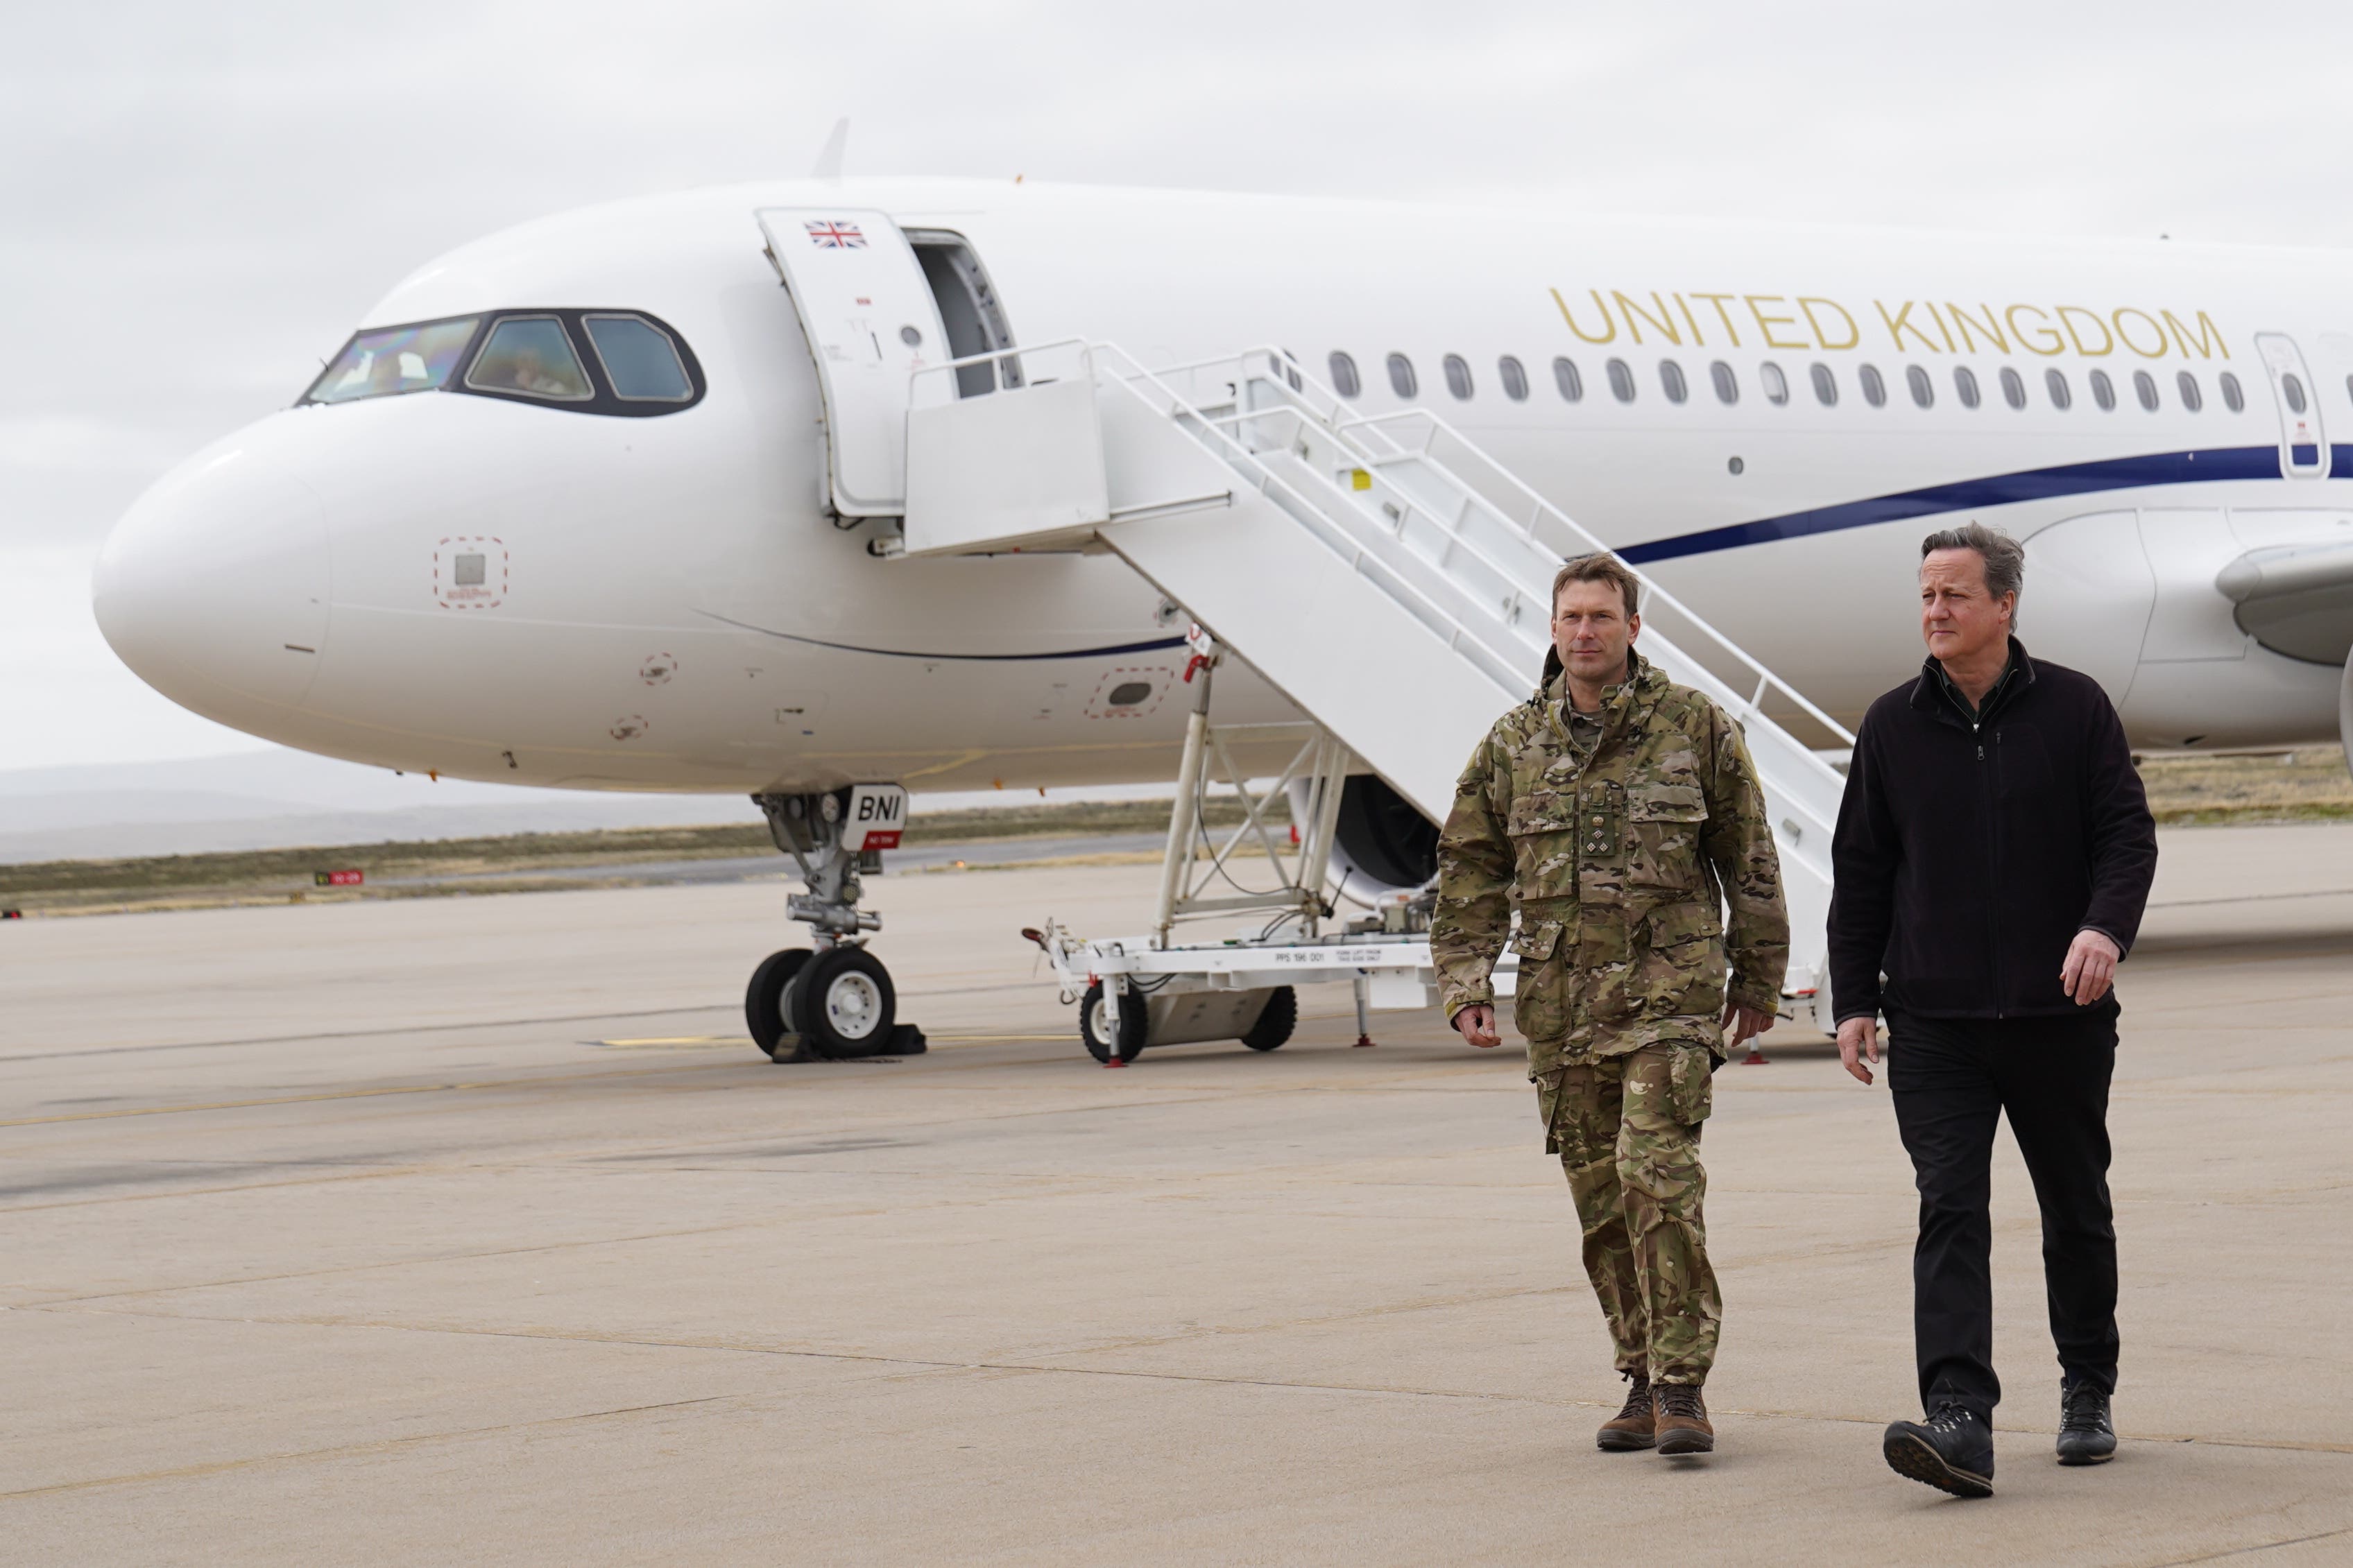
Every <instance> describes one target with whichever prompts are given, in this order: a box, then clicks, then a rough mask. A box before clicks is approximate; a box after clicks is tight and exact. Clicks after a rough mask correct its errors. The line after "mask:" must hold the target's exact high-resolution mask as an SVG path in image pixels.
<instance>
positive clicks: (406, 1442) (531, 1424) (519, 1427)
mask: <svg viewBox="0 0 2353 1568" xmlns="http://www.w3.org/2000/svg"><path fill="white" fill-rule="evenodd" d="M739 1397H741V1396H740V1395H737V1394H704V1395H703V1396H702V1398H700V1399H672V1400H670V1401H667V1402H666V1403H663V1404H660V1405H623V1406H621V1407H620V1408H618V1409H616V1410H584V1411H582V1412H580V1413H579V1414H578V1415H549V1416H543V1417H542V1418H541V1419H539V1420H537V1421H510V1422H507V1423H505V1424H503V1425H501V1426H462V1427H459V1428H458V1429H457V1430H456V1431H453V1432H419V1433H417V1434H416V1435H415V1436H408V1437H383V1438H378V1439H377V1440H376V1441H375V1442H372V1443H339V1444H337V1445H335V1446H334V1447H328V1448H297V1449H291V1450H288V1451H285V1452H280V1453H276V1454H255V1455H251V1456H249V1457H248V1458H242V1459H217V1460H215V1461H214V1462H213V1463H211V1464H208V1465H181V1466H178V1467H176V1468H172V1469H168V1470H142V1471H137V1472H135V1473H133V1474H131V1475H123V1476H93V1477H91V1478H90V1479H88V1480H81V1481H58V1482H56V1483H54V1484H52V1485H49V1486H46V1487H26V1488H25V1489H23V1490H21V1491H12V1492H0V1498H27V1497H48V1496H51V1495H53V1494H55V1493H58V1492H79V1491H88V1490H90V1489H91V1488H93V1487H123V1486H136V1485H138V1484H139V1483H141V1482H142V1481H178V1480H188V1479H194V1478H195V1477H198V1476H217V1475H223V1474H226V1473H227V1472H228V1471H231V1470H244V1469H250V1468H253V1467H254V1466H256V1465H272V1464H288V1463H295V1462H299V1461H301V1460H305V1459H333V1458H343V1457H344V1456H347V1455H353V1454H389V1453H395V1452H396V1451H398V1450H399V1449H402V1448H410V1447H416V1446H417V1444H419V1443H440V1442H456V1441H459V1440H461V1439H463V1438H467V1437H488V1436H495V1435H497V1434H499V1433H501V1432H531V1431H536V1430H539V1429H541V1428H543V1427H548V1426H567V1425H569V1424H570V1423H572V1422H575V1421H605V1420H609V1419H611V1418H612V1417H614V1416H616V1415H646V1414H648V1413H649V1412H651V1411H656V1410H678V1409H681V1408H684V1407H685V1406H687V1405H713V1404H716V1403H718V1402H719V1401H721V1400H723V1399H735V1398H739Z"/></svg>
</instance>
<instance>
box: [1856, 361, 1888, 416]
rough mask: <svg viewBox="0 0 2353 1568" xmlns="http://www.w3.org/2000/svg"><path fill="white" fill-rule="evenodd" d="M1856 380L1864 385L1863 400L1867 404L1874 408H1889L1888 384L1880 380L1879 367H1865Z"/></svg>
mask: <svg viewBox="0 0 2353 1568" xmlns="http://www.w3.org/2000/svg"><path fill="white" fill-rule="evenodd" d="M1855 379H1857V380H1858V381H1860V382H1862V400H1863V401H1864V402H1865V403H1868V404H1870V405H1872V406H1873V408H1884V407H1885V406H1887V384H1886V383H1885V382H1883V381H1882V380H1881V379H1880V378H1879V367H1878V366H1877V365H1875V364H1867V365H1864V366H1863V367H1862V369H1861V370H1859V371H1857V372H1856V373H1855Z"/></svg>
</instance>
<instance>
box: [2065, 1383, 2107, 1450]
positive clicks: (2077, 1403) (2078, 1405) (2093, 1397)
mask: <svg viewBox="0 0 2353 1568" xmlns="http://www.w3.org/2000/svg"><path fill="white" fill-rule="evenodd" d="M2113 1458H2116V1420H2115V1418H2114V1417H2113V1416H2112V1415H2110V1414H2109V1411H2108V1396H2107V1395H2106V1394H2103V1393H2101V1392H2100V1390H2099V1385H2098V1384H2091V1383H2063V1384H2060V1385H2059V1462H2060V1463H2061V1464H2063V1465H2105V1464H2106V1463H2107V1462H2108V1461H2109V1460H2110V1459H2113Z"/></svg>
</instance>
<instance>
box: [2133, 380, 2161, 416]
mask: <svg viewBox="0 0 2353 1568" xmlns="http://www.w3.org/2000/svg"><path fill="white" fill-rule="evenodd" d="M2133 395H2134V396H2135V397H2137V398H2139V399H2140V405H2141V406H2142V407H2143V408H2146V409H2147V410H2148V411H2149V412H2150V413H2151V414H2154V413H2156V412H2157V377H2155V376H2153V375H2151V374H2148V372H2147V371H2145V370H2137V371H2135V372H2133Z"/></svg>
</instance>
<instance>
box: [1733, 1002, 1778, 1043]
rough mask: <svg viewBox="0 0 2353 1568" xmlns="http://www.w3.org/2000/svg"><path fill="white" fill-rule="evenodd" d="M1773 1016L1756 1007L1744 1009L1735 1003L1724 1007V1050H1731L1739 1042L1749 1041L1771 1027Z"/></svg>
mask: <svg viewBox="0 0 2353 1568" xmlns="http://www.w3.org/2000/svg"><path fill="white" fill-rule="evenodd" d="M1774 1017H1775V1016H1774V1015H1773V1014H1771V1013H1767V1012H1766V1011H1764V1010H1763V1009H1762V1008H1757V1007H1745V1006H1743V1005H1740V1004H1739V1003H1737V1002H1726V1003H1725V1005H1724V1048H1725V1050H1732V1049H1734V1048H1736V1047H1738V1046H1739V1044H1740V1042H1741V1041H1743V1040H1746V1039H1751V1038H1754V1037H1757V1036H1758V1035H1761V1034H1763V1033H1764V1032H1765V1031H1766V1030H1767V1029H1769V1028H1771V1027H1772V1026H1773V1023H1774Z"/></svg>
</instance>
